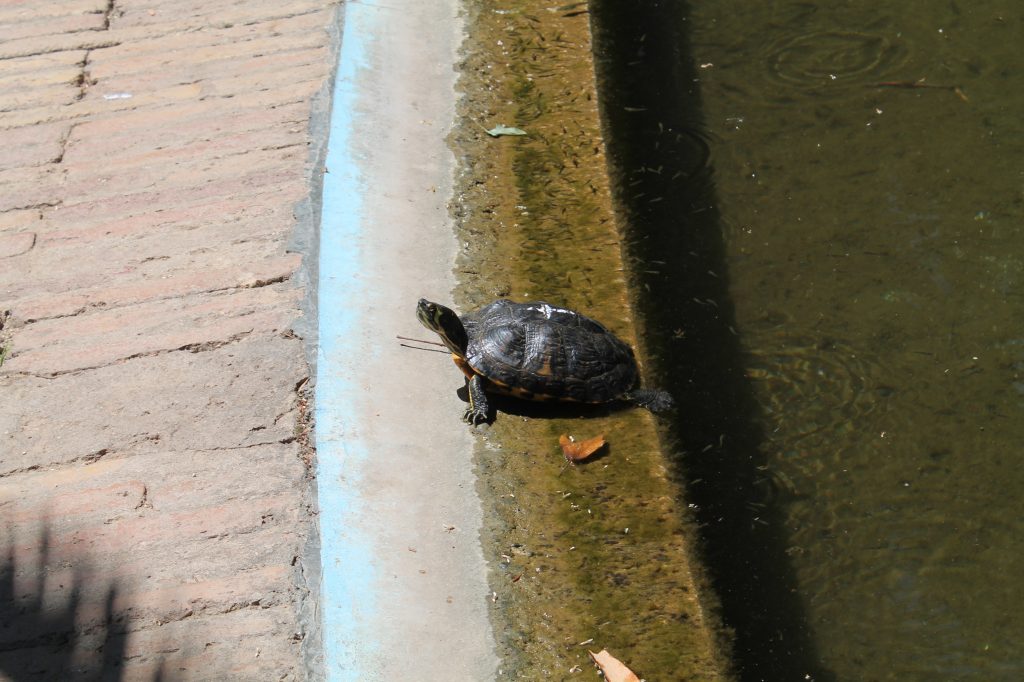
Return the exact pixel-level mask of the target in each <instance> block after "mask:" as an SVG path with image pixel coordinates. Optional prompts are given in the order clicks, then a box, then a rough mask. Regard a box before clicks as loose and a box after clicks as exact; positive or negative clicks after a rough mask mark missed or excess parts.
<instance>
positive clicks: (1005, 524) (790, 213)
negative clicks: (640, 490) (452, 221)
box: [591, 0, 1024, 681]
mask: <svg viewBox="0 0 1024 682" xmlns="http://www.w3.org/2000/svg"><path fill="white" fill-rule="evenodd" d="M626 4H627V3H615V2H611V0H597V1H596V2H594V3H592V5H591V10H592V22H593V27H594V29H595V40H596V46H597V55H598V73H599V77H600V81H601V84H602V92H601V96H602V104H603V110H604V115H605V121H606V126H607V127H608V133H609V140H610V158H611V159H612V163H613V165H614V171H615V173H614V175H615V177H616V181H617V185H618V189H617V193H618V197H617V198H618V201H619V203H620V206H621V207H622V209H623V214H624V216H625V223H626V229H627V234H628V236H629V242H630V245H629V247H628V255H629V256H630V257H631V258H633V259H634V269H635V271H636V272H637V282H636V284H637V285H638V291H640V293H641V297H642V300H641V301H640V308H641V311H642V313H643V316H644V318H645V322H646V327H647V330H648V339H647V344H648V346H649V349H650V351H651V353H652V354H653V355H654V356H655V357H656V362H655V363H654V364H655V365H656V371H657V372H659V373H660V374H661V375H663V382H667V383H669V384H670V385H671V387H672V389H673V391H674V393H675V395H676V397H677V399H678V401H679V402H680V404H681V409H680V417H679V420H678V422H677V423H675V424H673V425H672V428H671V433H670V434H669V435H668V438H670V440H671V442H672V443H673V444H674V448H675V451H676V453H677V455H678V463H679V470H680V472H681V476H682V478H683V480H684V481H685V483H686V487H687V494H688V499H689V501H690V502H691V503H692V504H693V505H694V506H695V510H696V513H697V517H698V519H699V521H700V524H701V529H702V534H703V542H704V548H703V553H704V556H705V558H706V559H707V561H708V563H709V565H710V567H711V570H712V572H713V576H714V581H715V586H716V588H717V591H718V594H719V597H720V599H721V602H722V615H723V618H724V620H725V621H726V623H727V624H728V625H729V626H730V627H732V628H735V630H736V640H735V646H736V651H735V655H736V659H737V666H738V668H739V670H740V677H741V678H742V679H745V680H783V679H792V680H796V679H815V680H931V679H943V680H979V681H981V680H986V681H988V680H1018V679H1024V647H1022V646H1021V642H1024V590H1022V589H1021V587H1020V585H1021V575H1024V561H1022V559H1024V494H1022V493H1024V468H1022V466H1021V461H1020V460H1021V455H1022V444H1024V324H1022V319H1024V234H1022V232H1024V161H1022V160H1024V51H1022V50H1021V49H1020V48H1019V47H1018V46H1019V44H1020V42H1021V39H1022V38H1024V5H1021V4H1020V3H1019V2H1011V1H1009V0H979V1H975V2H970V3H968V2H956V1H943V2H920V1H917V2H906V3H891V2H881V1H880V0H875V1H863V2H848V3H812V2H796V1H778V2H764V3H749V2H739V1H738V0H718V1H715V2H706V3H693V4H687V3H682V2H668V1H662V2H655V1H653V0H647V1H646V2H635V3H628V7H625V6H624V5H626Z"/></svg>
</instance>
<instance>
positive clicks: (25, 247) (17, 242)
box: [0, 232, 36, 258]
mask: <svg viewBox="0 0 1024 682" xmlns="http://www.w3.org/2000/svg"><path fill="white" fill-rule="evenodd" d="M35 243H36V233H35V232H9V233H6V234H0V258H11V257H13V256H20V255H21V254H23V253H26V252H28V251H29V250H30V249H31V248H32V247H33V246H35Z"/></svg>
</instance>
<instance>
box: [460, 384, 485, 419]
mask: <svg viewBox="0 0 1024 682" xmlns="http://www.w3.org/2000/svg"><path fill="white" fill-rule="evenodd" d="M466 388H467V390H468V392H469V407H468V408H466V411H465V413H464V414H463V415H462V419H463V420H464V421H465V422H467V423H469V424H472V425H473V426H476V425H477V424H481V423H483V422H485V421H487V413H488V411H489V410H490V406H489V405H488V404H487V394H486V393H484V381H483V379H481V378H480V377H479V376H474V377H473V378H472V379H466Z"/></svg>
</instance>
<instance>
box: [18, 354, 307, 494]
mask: <svg viewBox="0 0 1024 682" xmlns="http://www.w3.org/2000/svg"><path fill="white" fill-rule="evenodd" d="M5 368H6V365H5ZM305 377H306V369H305V366H304V362H303V359H302V349H301V342H300V341H299V340H298V339H286V338H283V337H279V336H274V337H265V336H252V337H249V338H247V339H243V340H242V341H239V342H237V343H233V344H229V345H226V346H223V347H221V348H217V349H214V350H209V351H205V352H188V351H178V352H173V353H164V354H161V355H154V356H147V357H141V358H136V359H133V360H129V361H127V362H121V363H117V364H113V365H108V366H105V367H101V368H98V369H93V370H89V371H86V372H80V373H75V374H62V375H60V376H57V377H55V378H53V379H41V378H35V377H30V376H24V375H21V376H18V375H11V374H0V392H2V393H3V395H4V400H3V401H0V453H3V455H2V461H0V476H3V475H6V474H10V472H13V471H24V470H27V469H28V468H30V467H38V466H41V467H50V466H57V465H61V464H67V463H70V462H75V461H79V460H81V459H82V458H89V457H94V456H96V453H100V452H103V453H120V454H133V453H141V452H155V451H166V450H211V449H216V448H220V447H244V446H250V445H258V444H262V443H274V442H279V441H281V440H285V439H288V438H291V437H292V436H293V435H294V434H293V429H294V424H295V416H294V414H293V411H294V410H295V409H296V396H295V392H294V387H295V386H297V385H298V384H299V382H300V381H302V380H303V379H304V378H305ZM290 413H291V414H290ZM167 415H174V418H173V419H168V418H167ZM98 416H102V419H99V418H97V417H98Z"/></svg>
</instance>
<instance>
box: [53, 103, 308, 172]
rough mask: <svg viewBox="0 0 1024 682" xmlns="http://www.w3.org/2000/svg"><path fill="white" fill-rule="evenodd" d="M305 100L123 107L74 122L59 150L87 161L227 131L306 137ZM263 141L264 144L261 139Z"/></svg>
mask: <svg viewBox="0 0 1024 682" xmlns="http://www.w3.org/2000/svg"><path fill="white" fill-rule="evenodd" d="M308 118H309V104H308V103H307V102H305V101H302V102H298V103H289V104H283V105H281V106H267V105H266V104H265V103H261V104H260V105H258V106H257V107H253V108H247V107H246V106H245V102H244V101H243V100H241V99H239V100H238V101H236V102H234V104H233V106H232V107H231V109H230V111H223V112H222V111H218V110H217V109H216V108H215V107H213V106H211V105H210V104H208V103H204V104H203V105H202V106H200V107H190V108H189V110H187V111H183V110H182V108H174V109H171V108H168V109H165V110H158V111H150V110H141V111H127V112H123V113H122V114H120V115H118V116H111V117H108V118H103V119H99V120H95V121H86V122H83V123H80V124H78V125H77V126H75V127H74V129H73V130H72V131H71V134H70V135H69V137H68V140H67V145H66V149H65V151H64V161H63V162H64V164H65V165H69V166H70V165H75V164H80V163H84V164H88V163H91V162H92V161H93V159H95V158H96V156H97V155H102V157H103V158H104V159H107V160H117V159H122V158H132V157H137V156H140V155H143V154H148V153H151V152H162V151H164V150H167V149H173V148H181V147H184V146H185V145H188V144H189V143H192V142H197V141H211V140H216V141H220V140H221V139H224V138H227V137H229V136H231V135H243V134H246V133H256V132H259V133H264V132H265V133H266V134H268V135H282V134H284V133H285V132H287V133H288V134H295V135H303V136H304V137H305V138H307V139H308V133H307V126H306V121H307V120H308ZM264 146H265V145H264Z"/></svg>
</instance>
